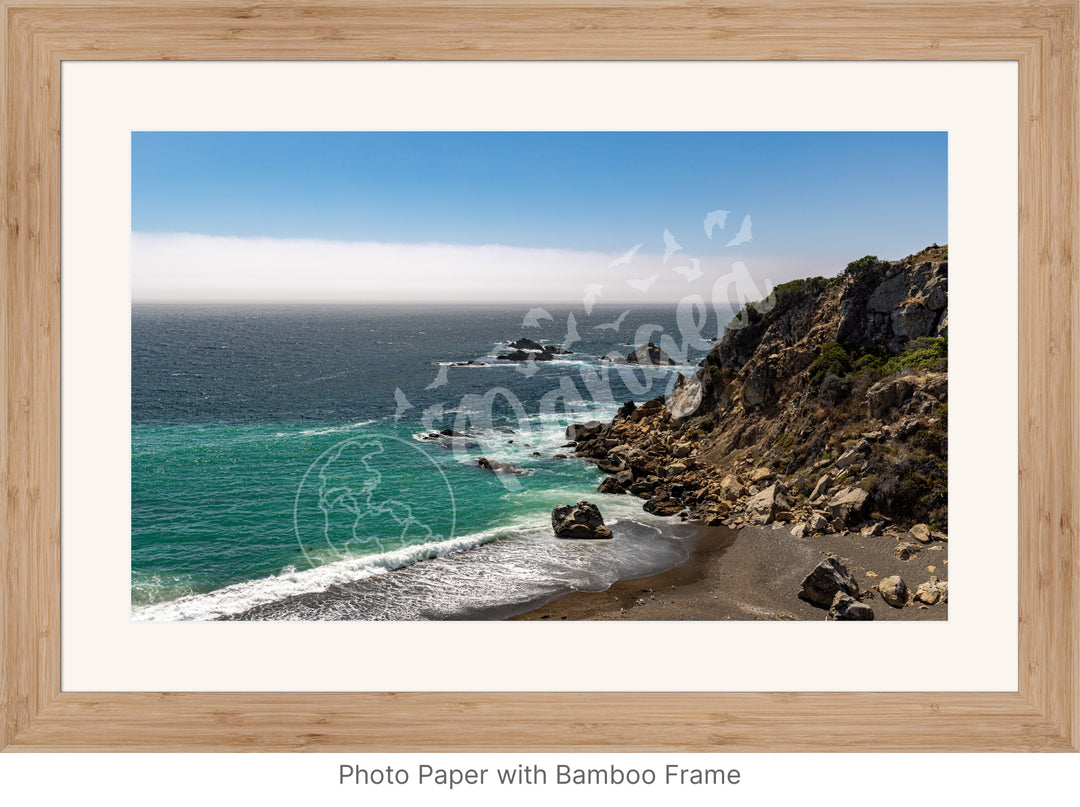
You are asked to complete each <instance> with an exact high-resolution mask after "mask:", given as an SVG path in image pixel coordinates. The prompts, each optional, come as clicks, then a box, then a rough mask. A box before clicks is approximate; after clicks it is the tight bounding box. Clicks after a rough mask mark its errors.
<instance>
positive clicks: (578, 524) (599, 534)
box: [551, 499, 611, 538]
mask: <svg viewBox="0 0 1080 807" xmlns="http://www.w3.org/2000/svg"><path fill="white" fill-rule="evenodd" d="M551 527H552V529H553V530H555V534H556V535H558V536H559V537H560V538H610V537H611V530H610V529H608V528H607V527H605V526H604V517H603V516H602V515H600V510H599V509H598V508H597V506H596V505H595V504H592V503H590V502H587V501H585V500H584V499H583V500H581V501H580V502H578V503H577V504H573V505H571V504H563V505H559V506H558V507H556V508H554V509H553V510H552V511H551Z"/></svg>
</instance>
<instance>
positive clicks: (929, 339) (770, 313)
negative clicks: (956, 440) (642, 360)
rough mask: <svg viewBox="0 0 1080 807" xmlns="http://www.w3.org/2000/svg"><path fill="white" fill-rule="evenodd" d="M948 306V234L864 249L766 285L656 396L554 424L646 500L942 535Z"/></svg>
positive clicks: (738, 521)
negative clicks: (567, 424)
mask: <svg viewBox="0 0 1080 807" xmlns="http://www.w3.org/2000/svg"><path fill="white" fill-rule="evenodd" d="M948 319H949V315H948V249H947V247H939V246H937V245H934V246H932V247H929V248H927V249H925V250H923V251H922V252H920V253H918V254H916V255H911V256H909V257H907V258H905V259H903V260H900V261H891V262H889V261H879V260H878V259H877V258H874V257H871V256H868V257H866V258H862V259H860V260H858V261H855V262H853V263H851V264H849V265H848V267H847V269H846V270H845V271H844V272H842V273H841V274H840V275H838V276H837V277H835V278H829V279H826V278H820V277H816V278H809V279H804V280H795V281H792V282H790V283H785V284H783V285H780V286H777V287H776V288H775V289H774V290H773V293H772V294H771V295H770V296H769V298H768V299H766V300H764V301H761V302H759V303H752V304H750V305H748V306H746V307H745V308H744V309H743V310H742V311H740V312H739V314H738V315H737V316H736V318H735V319H734V320H733V321H732V323H731V325H730V326H729V327H728V330H727V332H726V333H725V335H724V337H723V338H722V339H721V340H720V341H719V342H718V343H717V344H716V346H715V347H714V348H713V349H712V350H711V351H710V352H709V354H708V355H707V356H706V357H705V359H704V360H703V361H702V363H701V365H700V368H699V369H698V370H697V372H696V373H694V374H693V375H692V376H690V377H687V378H684V379H680V381H679V383H678V384H677V385H676V387H675V389H674V392H673V393H672V394H671V395H670V396H668V397H667V398H666V399H664V398H658V399H655V400H652V401H648V402H646V403H645V404H643V405H640V406H635V405H633V404H627V405H626V406H624V407H623V408H622V409H621V410H620V411H619V414H618V415H617V416H616V417H615V419H614V420H613V421H612V422H611V423H608V424H598V423H595V422H594V423H590V424H587V427H577V428H575V427H571V429H570V430H569V435H568V436H570V438H571V439H576V440H577V445H576V449H575V450H576V451H577V453H578V454H579V455H581V456H585V457H587V458H590V459H591V460H593V461H594V462H596V464H597V465H598V466H599V467H600V468H602V469H603V470H605V471H607V472H608V473H610V474H611V477H610V478H608V479H606V480H604V482H603V484H602V485H601V490H603V491H604V492H609V493H627V494H630V495H634V496H638V497H640V498H642V499H644V500H645V504H644V506H645V508H646V509H647V510H650V511H651V512H656V513H661V514H673V513H683V514H684V515H685V516H687V517H692V518H696V519H699V520H701V521H703V522H705V523H707V524H725V525H729V526H735V527H738V526H741V525H744V524H769V523H775V522H784V523H789V524H790V525H791V527H790V528H791V530H792V532H793V533H794V534H795V535H799V536H804V535H805V536H810V535H813V534H814V533H825V532H830V533H832V532H842V531H845V530H852V531H854V530H858V531H862V532H863V533H864V534H866V535H879V534H883V533H884V534H891V535H894V536H895V537H898V538H899V537H904V538H905V540H907V539H908V538H912V540H914V539H915V538H918V542H920V543H926V542H928V541H943V540H946V535H945V533H944V531H945V530H946V524H947V516H948V490H947V462H946V461H947V453H948V431H947V415H948ZM909 530H911V531H912V535H909V534H908V531H909ZM916 533H917V535H916ZM924 539H925V540H924ZM830 603H831V595H830ZM826 605H828V603H826Z"/></svg>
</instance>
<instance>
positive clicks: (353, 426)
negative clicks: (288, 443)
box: [274, 418, 379, 437]
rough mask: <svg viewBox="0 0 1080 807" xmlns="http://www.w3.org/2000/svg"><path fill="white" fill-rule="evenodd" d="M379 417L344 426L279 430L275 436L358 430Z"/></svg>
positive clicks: (306, 435) (314, 435)
mask: <svg viewBox="0 0 1080 807" xmlns="http://www.w3.org/2000/svg"><path fill="white" fill-rule="evenodd" d="M378 422H379V419H378V418H373V419H372V420H361V421H358V422H356V423H348V424H345V425H342V426H318V427H315V428H311V429H301V430H300V431H296V432H278V433H277V434H275V435H274V437H317V436H319V435H322V434H342V433H344V432H351V431H356V430H357V429H362V428H364V427H365V426H370V425H371V424H373V423H378Z"/></svg>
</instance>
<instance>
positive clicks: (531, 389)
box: [131, 306, 726, 621]
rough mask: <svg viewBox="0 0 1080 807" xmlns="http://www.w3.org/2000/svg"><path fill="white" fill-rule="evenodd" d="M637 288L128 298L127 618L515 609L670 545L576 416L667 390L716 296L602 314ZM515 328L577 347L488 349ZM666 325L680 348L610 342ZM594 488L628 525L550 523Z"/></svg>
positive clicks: (592, 581) (690, 366)
mask: <svg viewBox="0 0 1080 807" xmlns="http://www.w3.org/2000/svg"><path fill="white" fill-rule="evenodd" d="M623 310H625V309H624V308H620V307H615V308H611V307H597V308H596V309H594V310H593V311H592V312H591V315H586V314H584V313H583V311H582V310H581V308H580V307H579V308H578V309H576V310H573V311H571V310H569V309H559V308H557V307H549V308H547V309H546V310H545V311H544V312H543V314H542V315H537V313H536V312H535V311H534V312H533V314H531V315H530V314H529V313H528V312H527V309H518V308H511V307H505V308H504V307H493V306H488V307H473V308H467V307H446V308H432V307H430V306H428V307H423V308H421V307H415V308H410V307H393V308H382V309H380V308H377V307H372V306H279V307H268V306H136V307H134V309H133V314H132V432H131V441H132V444H131V452H132V474H131V482H132V517H131V518H132V520H131V530H132V539H131V540H132V546H131V585H132V590H131V603H132V618H133V619H135V620H139V621H146V620H165V621H175V620H207V619H216V618H237V617H239V618H262V619H463V618H499V617H504V616H507V615H509V614H512V613H518V612H521V611H524V610H527V609H528V608H531V607H534V606H536V605H538V604H540V603H542V602H544V601H546V600H549V599H551V598H552V597H554V596H558V595H559V594H562V593H565V592H568V591H572V590H575V589H584V590H600V589H603V588H605V587H606V586H607V585H609V584H610V583H611V582H613V581H614V580H616V579H620V578H625V577H632V576H638V575H642V574H648V573H651V572H653V571H657V570H660V569H663V568H668V567H670V566H672V565H674V564H675V563H677V562H678V561H679V560H681V559H682V558H683V557H685V556H686V552H687V548H686V546H685V545H684V541H683V540H682V538H681V537H680V533H679V531H678V530H677V529H673V528H672V524H673V520H672V519H661V518H657V517H654V516H651V515H649V514H647V513H645V512H644V511H642V510H641V506H640V505H641V502H640V501H639V500H637V499H633V498H631V497H625V496H622V497H618V496H605V495H603V494H599V493H596V492H595V490H596V485H597V484H598V483H599V481H600V480H601V479H602V477H603V474H602V473H601V472H599V471H598V470H597V469H595V468H594V467H593V466H591V465H590V464H588V463H586V462H584V461H582V460H579V459H577V458H575V457H574V456H573V453H572V449H569V448H564V447H563V446H564V444H565V443H566V442H567V438H566V435H565V429H566V426H567V425H568V424H569V423H571V422H581V421H584V420H589V419H594V418H595V419H600V420H604V419H609V418H610V417H611V416H612V415H613V414H614V412H615V410H616V409H617V408H618V406H619V405H620V404H622V403H623V402H624V401H626V400H638V401H642V400H646V399H648V398H652V397H655V396H656V395H659V394H663V393H664V392H665V391H666V390H667V389H668V388H670V385H671V383H673V382H674V380H675V378H676V377H677V375H678V374H679V373H680V372H681V373H684V374H689V373H690V372H692V371H693V370H694V369H696V367H695V365H696V364H697V362H698V361H699V360H700V358H701V356H702V355H703V354H704V352H705V351H706V350H707V349H708V347H709V344H710V339H711V338H714V337H715V336H716V335H717V318H716V316H715V313H713V312H710V314H709V316H708V317H704V316H701V315H700V312H699V318H698V320H697V321H696V324H694V325H693V326H692V327H691V326H688V325H687V316H686V312H685V311H684V312H682V315H679V313H678V312H677V311H676V310H675V308H674V307H671V308H668V309H665V308H634V309H631V310H630V314H629V315H628V316H626V317H624V318H623V320H622V321H621V322H620V323H619V327H618V329H617V330H616V328H614V327H600V328H598V327H596V326H598V325H600V326H603V325H604V324H605V323H611V324H614V323H615V322H617V321H618V317H619V315H620V314H621V313H622V311H623ZM549 317H550V318H549ZM724 324H726V321H724ZM522 336H526V337H529V338H532V339H536V340H537V341H540V342H542V343H544V344H555V345H567V346H568V347H569V349H570V350H572V351H573V353H572V354H571V355H565V356H560V357H559V358H558V359H557V360H556V361H553V362H550V363H548V362H535V363H529V364H527V365H522V364H516V363H511V362H505V361H502V362H500V361H498V360H496V359H495V358H494V357H495V355H497V354H498V353H499V352H506V351H507V350H508V348H506V345H505V342H506V341H509V340H514V339H517V338H519V337H522ZM662 338H666V339H667V340H669V341H668V342H667V343H666V346H667V347H668V348H672V350H669V352H673V351H674V350H675V349H678V350H679V351H682V352H683V353H685V356H686V363H685V364H682V365H680V366H678V367H674V368H669V369H656V370H649V371H646V370H642V369H640V368H634V367H626V366H616V365H613V364H612V363H611V362H609V361H603V360H602V359H601V358H600V357H602V356H604V355H605V354H607V355H620V354H621V355H625V354H626V353H627V352H629V350H630V349H631V345H632V344H633V343H638V342H640V341H648V340H649V339H652V340H653V341H656V342H658V343H661V339H662ZM469 360H472V361H478V362H483V366H476V365H474V366H455V363H456V362H465V361H469ZM444 429H452V430H455V431H456V432H457V436H447V435H442V434H438V432H440V431H441V430H444ZM559 454H565V455H567V456H566V457H565V458H560V457H557V456H556V455H559ZM482 456H483V457H487V458H489V459H490V460H495V461H498V462H503V463H508V464H509V465H510V466H511V467H512V468H514V469H515V470H516V471H518V472H519V473H515V474H501V475H495V474H492V473H490V472H486V471H484V470H482V469H481V468H479V467H478V466H477V464H476V460H477V458H479V457H482ZM581 498H588V499H590V500H591V501H594V502H596V503H597V504H599V506H600V508H601V510H602V512H603V513H604V515H605V518H606V520H607V522H608V523H609V524H611V523H615V524H618V525H620V528H619V529H618V530H617V538H616V539H615V540H612V541H600V542H575V541H564V540H560V539H557V538H555V537H554V536H553V535H552V534H551V529H550V513H551V508H552V507H554V506H555V505H558V504H566V503H572V502H574V501H577V500H578V499H581Z"/></svg>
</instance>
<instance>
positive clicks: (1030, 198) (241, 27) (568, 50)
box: [0, 0, 1080, 752]
mask: <svg viewBox="0 0 1080 807" xmlns="http://www.w3.org/2000/svg"><path fill="white" fill-rule="evenodd" d="M0 8H2V11H3V13H2V17H0V26H2V37H0V41H2V43H3V44H2V47H3V52H2V58H0V71H2V80H0V85H2V87H3V99H2V106H0V109H2V112H0V115H2V123H0V141H2V142H0V149H2V154H3V156H2V174H0V180H2V181H0V186H2V194H3V195H2V202H0V204H2V219H3V222H2V223H3V226H2V227H0V262H2V263H0V336H2V340H3V341H2V345H3V350H2V357H3V358H2V370H0V412H2V420H3V426H2V428H0V479H2V487H3V495H2V496H0V749H4V750H12V751H14V750H23V751H32V750H40V751H45V750H50V751H55V750H66V751H142V750H158V751H232V750H244V751H301V750H311V751H336V752H342V751H402V752H405V751H440V750H441V751H481V750H530V751H600V750H603V751H643V750H650V751H675V750H679V751H721V750H723V751H739V752H750V751H820V750H822V748H823V746H822V732H823V731H824V729H825V727H826V726H827V727H828V748H829V749H830V750H838V751H930V750H950V751H1050V750H1058V751H1075V750H1077V749H1078V748H1080V697H1078V695H1080V677H1078V673H1080V663H1078V662H1080V658H1078V653H1080V603H1078V594H1080V546H1078V524H1080V498H1078V496H1077V489H1076V488H1077V465H1078V460H1080V442H1078V438H1080V395H1078V385H1080V366H1078V357H1080V350H1078V348H1080V330H1078V321H1077V316H1078V305H1077V304H1078V302H1080V293H1078V277H1077V264H1078V259H1080V244H1078V229H1077V219H1078V197H1080V181H1078V177H1077V155H1078V146H1080V139H1078V132H1080V129H1078V108H1077V86H1078V84H1077V80H1078V70H1077V65H1078V61H1077V57H1078V40H1077V37H1078V30H1080V27H1078V3H1077V2H1076V0H1047V1H1046V2H1022V1H1021V0H950V1H949V2H940V1H939V2H935V3H928V4H907V3H904V2H899V0H888V1H886V2H879V1H878V0H871V1H870V2H861V3H857V4H841V3H837V2H835V0H775V1H770V2H764V3H762V2H759V0H731V2H727V1H724V0H719V1H716V2H693V1H692V0H688V1H685V2H677V1H676V0H648V2H642V3H633V4H631V3H626V2H625V0H624V2H615V1H614V0H540V1H539V2H524V0H522V2H510V1H509V0H490V1H489V0H446V2H419V0H411V2H410V0H406V2H394V1H393V0H314V2H313V3H310V4H307V3H305V4H298V3H294V2H289V1H288V0H285V1H284V2H283V1H282V0H268V2H257V3H251V2H236V1H235V0H187V1H186V2H183V3H158V2H150V0H97V1H96V2H95V1H94V0H90V1H89V2H76V1H75V0H0ZM867 58H871V59H875V60H1006V61H1012V62H1016V63H1017V64H1018V68H1019V82H1020V85H1019V99H1020V110H1019V119H1018V121H1017V124H1018V131H1019V143H1020V154H1019V165H1020V176H1019V201H1020V220H1019V265H1020V278H1019V314H1020V333H1019V335H1018V338H1019V350H1020V353H1019V356H1020V363H1019V366H1020V377H1019V390H1020V392H1019V394H1020V400H1019V411H1020V423H1019V440H1020V444H1019V456H1020V467H1019V468H1018V469H1017V470H1018V494H1019V513H1020V519H1019V525H1018V529H1019V546H1020V552H1019V558H1018V566H1019V592H1020V598H1019V603H1018V607H1019V621H1020V625H1019V647H1018V662H1019V670H1018V673H1019V691H1018V692H996V693H976V692H951V693H944V692H937V693H935V692H913V693H839V694H838V693H630V694H625V693H605V694H600V695H597V694H594V693H529V694H518V693H392V692H385V693H298V692H285V693H231V692H225V693H168V692H109V693H83V692H78V693H76V692H64V691H62V689H61V676H60V669H61V661H62V660H61V653H60V647H61V643H60V636H61V630H62V625H61V621H60V562H61V558H60V547H61V543H60V537H61V529H62V525H61V523H60V496H61V491H60V445H61V434H60V396H61V389H60V299H61V294H62V289H61V284H60V168H61V167H60V138H61V120H60V93H61V87H60V68H61V63H62V62H63V61H64V60H159V59H181V60H237V59H250V60H309V59H316V60H356V59H364V60H368V59H376V60H378V59H421V60H426V59H468V60H505V59H526V60H578V59H617V60H669V59H671V60H686V59H697V60H750V59H754V60H767V59H778V60H858V59H867ZM886 717H887V718H888V724H889V730H888V731H887V732H881V731H876V730H875V729H874V726H875V724H876V723H877V722H879V721H880V720H881V719H882V718H886Z"/></svg>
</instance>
